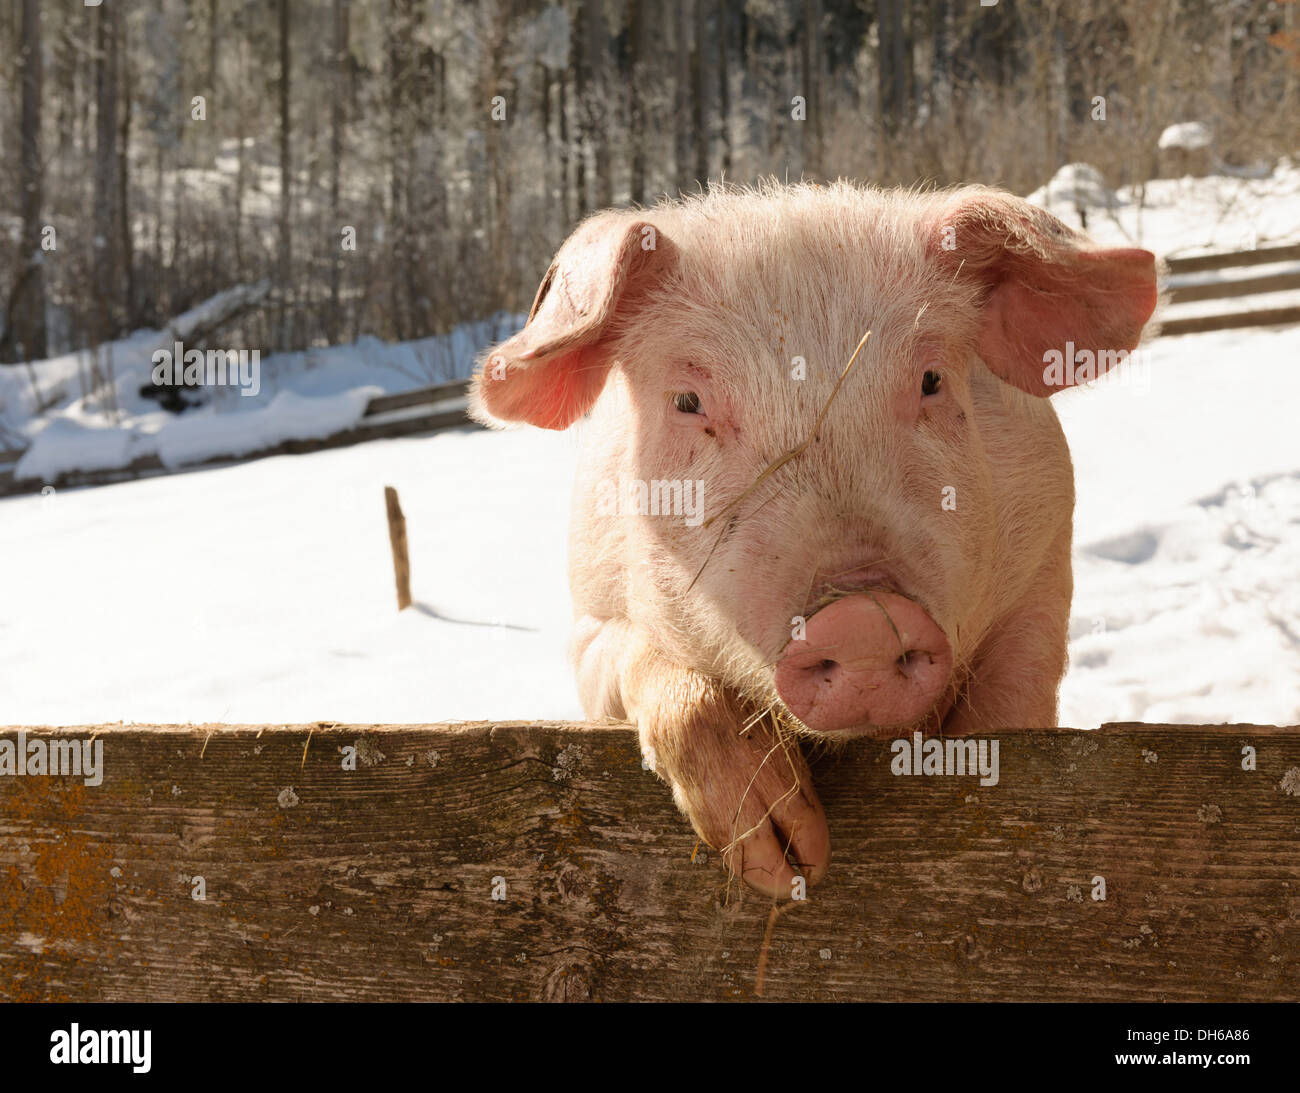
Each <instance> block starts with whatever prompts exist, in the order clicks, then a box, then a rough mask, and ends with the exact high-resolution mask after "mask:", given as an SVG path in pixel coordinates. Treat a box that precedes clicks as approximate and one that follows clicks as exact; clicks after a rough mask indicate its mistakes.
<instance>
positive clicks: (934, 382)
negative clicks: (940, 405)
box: [921, 372, 943, 396]
mask: <svg viewBox="0 0 1300 1093" xmlns="http://www.w3.org/2000/svg"><path fill="white" fill-rule="evenodd" d="M942 382H943V377H942V376H941V375H939V373H938V372H926V374H925V375H924V376H922V377H921V394H922V395H927V396H928V395H937V394H938V393H939V384H941V383H942Z"/></svg>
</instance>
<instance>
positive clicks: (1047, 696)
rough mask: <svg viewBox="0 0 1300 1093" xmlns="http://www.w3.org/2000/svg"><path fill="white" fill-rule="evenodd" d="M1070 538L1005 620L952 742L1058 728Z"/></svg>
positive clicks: (970, 688) (963, 704)
mask: <svg viewBox="0 0 1300 1093" xmlns="http://www.w3.org/2000/svg"><path fill="white" fill-rule="evenodd" d="M1069 561H1070V538H1069V532H1068V530H1067V531H1066V532H1065V533H1064V534H1063V535H1062V536H1061V537H1060V539H1059V540H1058V541H1057V543H1056V544H1054V546H1053V549H1052V551H1050V552H1049V554H1048V561H1047V563H1046V564H1045V565H1044V566H1043V568H1042V570H1041V571H1040V573H1039V574H1038V578H1037V580H1036V581H1035V582H1034V586H1033V591H1032V592H1031V594H1030V595H1029V596H1027V597H1026V598H1025V599H1024V601H1023V602H1022V603H1020V604H1019V605H1018V606H1017V607H1016V608H1015V609H1014V610H1012V611H1011V612H1009V613H1008V614H1007V615H1006V616H1004V617H1003V618H1002V619H1001V620H1000V621H999V623H998V624H997V626H995V627H994V629H993V632H992V633H991V634H990V635H989V636H988V637H987V638H986V639H985V640H984V642H983V645H982V648H981V649H980V651H979V653H978V654H977V655H976V656H975V658H974V660H973V662H972V664H971V677H970V680H969V681H968V683H967V685H966V687H965V689H964V693H963V694H962V695H961V696H960V697H959V698H958V700H957V703H956V704H955V705H954V707H953V710H952V712H951V713H950V714H949V715H948V716H947V717H946V718H945V719H944V723H943V731H944V732H945V733H947V734H949V735H952V736H969V735H973V734H976V733H990V732H997V731H999V730H1001V729H1040V728H1051V727H1053V726H1055V725H1056V715H1057V691H1058V690H1059V688H1060V685H1061V677H1062V676H1063V675H1064V674H1065V664H1066V645H1067V642H1068V635H1069V625H1070V594H1071V586H1072V581H1071V580H1070V570H1069Z"/></svg>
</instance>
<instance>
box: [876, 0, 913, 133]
mask: <svg viewBox="0 0 1300 1093" xmlns="http://www.w3.org/2000/svg"><path fill="white" fill-rule="evenodd" d="M876 11H877V14H878V17H879V21H880V27H879V29H880V55H879V61H878V66H877V70H878V72H879V89H880V122H881V126H882V128H883V132H884V135H885V137H886V138H893V137H894V136H896V135H897V134H898V131H899V129H900V127H901V126H902V125H903V123H904V122H905V121H906V118H907V56H906V53H907V39H906V37H905V35H904V32H903V0H878V2H877V5H876Z"/></svg>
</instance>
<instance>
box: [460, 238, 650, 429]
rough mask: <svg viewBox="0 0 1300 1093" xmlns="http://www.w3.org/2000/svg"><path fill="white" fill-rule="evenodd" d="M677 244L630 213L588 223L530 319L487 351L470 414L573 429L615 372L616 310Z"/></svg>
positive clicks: (632, 299)
mask: <svg viewBox="0 0 1300 1093" xmlns="http://www.w3.org/2000/svg"><path fill="white" fill-rule="evenodd" d="M671 254H672V244H671V243H670V242H669V241H668V240H667V239H665V238H664V237H663V236H662V235H660V234H659V232H658V229H657V228H654V227H653V226H651V225H650V224H648V223H646V222H645V221H642V220H636V219H633V218H631V217H629V216H627V215H625V214H619V213H602V214H600V215H599V216H595V217H592V218H591V219H590V220H587V221H586V222H585V223H583V224H582V225H581V226H580V227H579V228H578V229H577V230H576V231H575V232H574V233H573V234H572V235H571V236H570V237H569V239H568V241H567V242H566V243H565V244H564V246H563V247H561V248H560V252H559V253H558V254H557V255H556V256H555V261H553V262H552V263H551V268H550V269H548V270H547V271H546V276H545V277H544V278H543V279H542V284H541V287H540V288H538V290H537V298H536V299H535V300H534V301H533V307H532V310H531V311H530V312H529V314H528V322H527V324H526V325H525V326H524V328H523V330H521V331H520V332H519V333H518V334H516V335H515V336H514V337H513V338H511V339H509V340H508V341H505V342H502V343H501V344H500V345H498V346H496V347H495V348H494V349H492V350H491V352H490V353H489V354H488V355H487V358H486V360H484V362H483V366H482V368H481V369H480V371H479V372H478V374H477V375H476V376H475V377H474V381H473V384H472V385H471V388H470V413H471V414H472V416H473V417H474V418H475V419H477V420H478V421H481V422H483V423H484V424H488V425H501V424H506V423H509V422H521V421H522V422H527V423H528V424H530V425H539V426H541V427H542V428H543V429H567V428H568V427H569V426H570V425H572V424H573V423H574V422H575V421H577V419H578V418H580V417H581V416H582V415H583V414H585V413H586V412H587V411H588V410H589V409H590V408H591V406H592V404H593V403H594V402H595V401H596V399H597V397H598V396H599V395H600V392H601V388H603V387H604V386H605V379H606V377H607V376H608V375H609V369H610V363H611V362H610V358H609V354H608V352H607V346H606V345H605V344H603V343H605V341H606V339H607V338H608V336H609V335H610V333H611V332H612V327H613V323H614V319H615V318H616V316H621V315H625V314H626V312H627V311H628V310H629V309H630V308H632V307H634V306H635V304H636V301H637V298H638V296H640V295H641V294H643V293H644V290H645V288H646V287H647V286H648V285H649V283H650V282H651V281H652V280H653V278H654V277H655V276H656V275H657V274H658V273H660V272H662V270H663V269H664V267H665V266H666V264H667V263H668V261H669V259H670V257H671Z"/></svg>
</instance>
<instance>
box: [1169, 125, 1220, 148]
mask: <svg viewBox="0 0 1300 1093" xmlns="http://www.w3.org/2000/svg"><path fill="white" fill-rule="evenodd" d="M1210 143H1211V138H1210V130H1209V128H1208V127H1207V126H1206V125H1205V124H1204V123H1203V122H1199V121H1184V122H1179V123H1178V124H1177V125H1171V126H1169V127H1168V128H1167V129H1165V131H1164V132H1163V133H1161V134H1160V139H1159V140H1158V141H1156V147H1157V148H1159V149H1160V150H1161V151H1164V150H1165V149H1168V148H1184V149H1187V150H1188V151H1195V150H1196V149H1198V148H1208V147H1209V146H1210Z"/></svg>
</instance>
